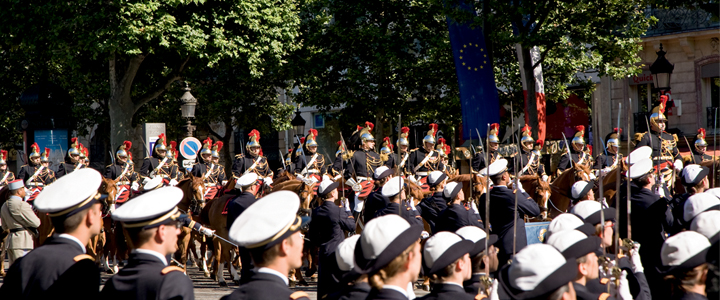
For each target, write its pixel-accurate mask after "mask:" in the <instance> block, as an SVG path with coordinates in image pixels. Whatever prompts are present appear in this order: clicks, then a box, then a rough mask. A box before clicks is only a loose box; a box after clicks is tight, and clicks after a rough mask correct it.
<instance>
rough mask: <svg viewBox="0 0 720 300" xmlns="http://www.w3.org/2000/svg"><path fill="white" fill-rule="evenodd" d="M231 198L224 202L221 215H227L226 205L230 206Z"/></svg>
mask: <svg viewBox="0 0 720 300" xmlns="http://www.w3.org/2000/svg"><path fill="white" fill-rule="evenodd" d="M233 199H235V198H233V197H228V199H227V200H225V206H223V210H222V212H220V214H221V215H227V214H228V204H230V201H232V200H233Z"/></svg>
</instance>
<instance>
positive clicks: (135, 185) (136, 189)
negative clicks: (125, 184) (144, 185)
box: [130, 182, 140, 192]
mask: <svg viewBox="0 0 720 300" xmlns="http://www.w3.org/2000/svg"><path fill="white" fill-rule="evenodd" d="M130 189H132V190H133V191H136V192H137V191H138V190H140V185H139V184H138V183H137V182H133V183H132V185H130Z"/></svg>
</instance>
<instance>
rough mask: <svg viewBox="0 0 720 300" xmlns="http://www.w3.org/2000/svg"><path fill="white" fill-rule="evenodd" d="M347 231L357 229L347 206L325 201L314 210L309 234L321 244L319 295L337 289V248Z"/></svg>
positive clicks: (311, 238) (312, 239) (314, 240)
mask: <svg viewBox="0 0 720 300" xmlns="http://www.w3.org/2000/svg"><path fill="white" fill-rule="evenodd" d="M343 230H345V231H350V232H353V231H355V219H354V218H353V217H352V214H351V213H350V212H348V211H345V208H341V207H338V206H337V205H335V203H334V202H332V201H323V203H322V204H320V206H318V207H317V208H315V209H314V210H313V214H312V223H310V230H309V232H308V235H309V236H310V240H311V241H312V242H313V244H315V245H318V246H320V252H319V253H318V255H319V259H320V264H319V265H320V268H319V270H318V297H319V298H322V296H323V295H326V294H329V293H332V292H335V291H337V289H338V288H339V283H340V282H339V281H338V280H337V279H336V278H334V277H333V274H336V273H338V270H336V267H334V266H335V262H334V261H335V250H336V249H337V247H338V245H339V244H340V243H341V242H342V241H343V240H345V233H344V232H343Z"/></svg>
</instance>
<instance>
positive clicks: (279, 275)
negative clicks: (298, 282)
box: [257, 267, 290, 285]
mask: <svg viewBox="0 0 720 300" xmlns="http://www.w3.org/2000/svg"><path fill="white" fill-rule="evenodd" d="M257 272H258V273H265V274H273V275H275V276H277V277H280V278H281V279H282V280H283V281H285V284H286V285H290V280H288V278H287V276H285V275H284V274H283V273H280V272H278V271H276V270H273V269H270V268H265V267H262V268H260V269H258V270H257Z"/></svg>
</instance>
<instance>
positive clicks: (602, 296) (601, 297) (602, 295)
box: [598, 293, 610, 300]
mask: <svg viewBox="0 0 720 300" xmlns="http://www.w3.org/2000/svg"><path fill="white" fill-rule="evenodd" d="M607 298H610V294H608V293H602V294H600V296H599V297H598V300H606V299H607Z"/></svg>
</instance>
